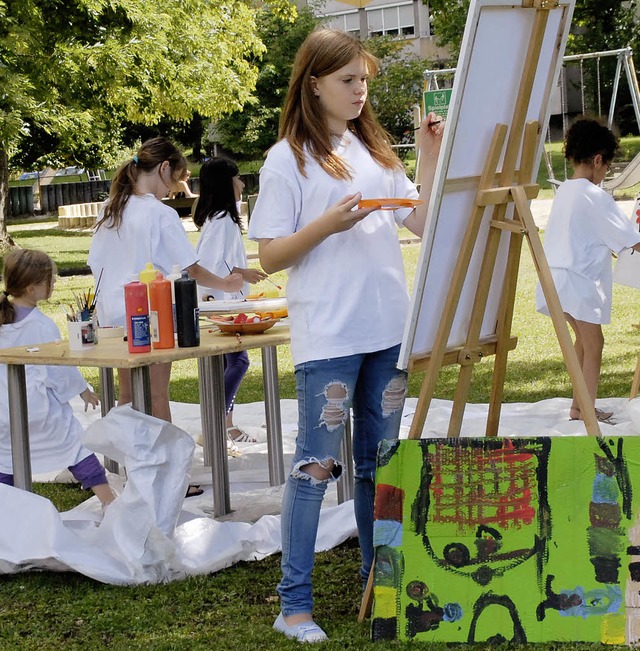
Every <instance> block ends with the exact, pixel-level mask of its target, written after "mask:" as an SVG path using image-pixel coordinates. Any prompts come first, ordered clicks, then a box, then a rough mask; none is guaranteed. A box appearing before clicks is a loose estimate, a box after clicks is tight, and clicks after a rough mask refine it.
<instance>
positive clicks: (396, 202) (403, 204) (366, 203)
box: [358, 198, 423, 210]
mask: <svg viewBox="0 0 640 651" xmlns="http://www.w3.org/2000/svg"><path fill="white" fill-rule="evenodd" d="M421 203H423V201H421V200H420V199H390V198H385V199H362V200H361V201H359V202H358V208H375V209H376V210H396V209H397V208H415V207H416V206H419V205H420V204H421Z"/></svg>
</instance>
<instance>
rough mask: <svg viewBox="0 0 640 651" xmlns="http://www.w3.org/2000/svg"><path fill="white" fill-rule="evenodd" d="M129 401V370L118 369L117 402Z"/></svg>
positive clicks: (123, 403)
mask: <svg viewBox="0 0 640 651" xmlns="http://www.w3.org/2000/svg"><path fill="white" fill-rule="evenodd" d="M129 402H131V371H130V370H129V369H128V368H119V369H118V404H119V405H126V404H127V403H129Z"/></svg>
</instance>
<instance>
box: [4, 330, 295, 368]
mask: <svg viewBox="0 0 640 651" xmlns="http://www.w3.org/2000/svg"><path fill="white" fill-rule="evenodd" d="M289 339H290V338H289V327H288V326H286V325H279V324H276V326H274V327H273V328H271V329H270V330H267V332H264V333H262V334H246V335H231V334H225V333H222V332H219V331H217V330H216V331H213V330H207V329H206V328H202V329H201V330H200V345H199V346H193V347H190V348H178V346H176V347H175V348H166V349H161V350H152V351H151V352H149V353H130V352H129V349H128V346H127V343H126V342H125V341H123V340H122V339H116V338H113V339H103V340H102V341H100V342H99V343H97V344H95V345H93V346H88V347H87V348H84V349H83V350H69V342H68V341H66V340H61V341H57V342H52V343H48V344H35V345H33V346H17V347H15V348H3V349H0V364H48V365H51V366H93V367H99V368H105V367H111V368H139V367H142V366H152V365H153V364H163V363H165V362H174V361H178V360H183V359H198V358H200V357H210V356H211V355H221V354H224V353H235V352H238V351H241V350H250V349H252V348H267V347H271V346H279V345H280V344H288V343H289Z"/></svg>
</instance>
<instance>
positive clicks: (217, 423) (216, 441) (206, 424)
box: [198, 355, 231, 518]
mask: <svg viewBox="0 0 640 651" xmlns="http://www.w3.org/2000/svg"><path fill="white" fill-rule="evenodd" d="M198 365H199V374H200V414H201V417H202V439H203V443H204V447H205V449H207V448H208V449H209V450H210V451H211V480H212V484H213V515H214V517H216V518H218V517H221V516H223V515H226V514H227V513H229V512H230V511H231V500H230V497H229V462H228V459H227V428H226V421H225V401H224V360H223V357H222V355H213V356H211V357H202V358H200V360H199V361H198ZM207 403H208V404H207Z"/></svg>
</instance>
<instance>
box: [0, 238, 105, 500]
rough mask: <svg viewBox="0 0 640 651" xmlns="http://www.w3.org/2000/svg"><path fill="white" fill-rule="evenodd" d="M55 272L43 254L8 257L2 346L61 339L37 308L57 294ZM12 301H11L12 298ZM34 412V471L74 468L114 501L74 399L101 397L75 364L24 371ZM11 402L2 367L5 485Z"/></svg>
mask: <svg viewBox="0 0 640 651" xmlns="http://www.w3.org/2000/svg"><path fill="white" fill-rule="evenodd" d="M55 273H56V268H55V264H54V262H53V260H52V259H51V258H50V257H49V256H48V255H47V254H46V253H43V252H42V251H31V250H28V249H12V250H10V251H8V252H7V253H6V255H5V257H4V284H5V289H4V290H3V291H2V292H0V348H13V347H15V346H29V345H34V344H44V343H48V342H51V341H57V340H59V339H60V332H59V330H58V327H57V326H56V324H55V323H54V322H53V321H52V320H51V319H50V318H49V317H48V316H45V315H44V314H43V313H42V312H41V311H40V310H39V309H38V307H37V304H38V302H39V301H46V300H47V299H48V298H49V297H50V296H51V293H52V291H53V283H54V281H55V277H54V276H55ZM9 297H11V298H9ZM25 376H26V383H27V404H28V411H29V448H30V453H31V468H32V470H33V472H35V473H43V472H50V471H54V470H60V469H62V468H69V470H70V471H71V473H72V474H73V476H74V477H75V478H76V479H77V480H78V481H79V482H80V483H81V484H82V487H83V488H85V489H89V488H90V489H91V490H93V492H94V493H95V494H96V495H97V496H98V498H99V499H100V501H101V502H102V505H103V507H105V506H107V505H108V504H110V503H111V502H113V500H114V499H115V496H114V494H113V492H112V491H111V488H110V487H109V484H108V482H107V476H106V473H105V469H104V468H103V466H102V464H101V463H100V462H99V461H98V458H97V457H96V455H95V454H93V452H91V451H90V450H87V448H85V447H84V446H83V445H82V443H81V437H82V434H83V429H82V425H81V424H80V421H78V419H77V418H76V417H75V416H74V415H73V408H72V407H71V405H70V404H69V400H71V398H73V397H74V396H77V395H80V397H81V398H82V399H83V400H84V402H85V409H86V408H87V406H88V405H92V406H93V408H94V409H95V408H96V405H98V404H99V400H98V396H97V395H96V394H95V393H94V392H93V390H92V389H91V387H89V385H88V384H87V381H86V380H85V379H84V378H83V377H82V375H81V374H80V371H78V369H77V368H76V367H75V366H42V365H35V366H30V365H27V366H26V367H25ZM6 400H7V367H6V366H5V365H4V364H3V365H1V366H0V402H2V403H4V404H2V408H1V409H0V483H2V484H8V485H11V486H12V485H13V465H12V459H11V436H10V429H9V408H8V404H7V403H6V402H5V401H6Z"/></svg>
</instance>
